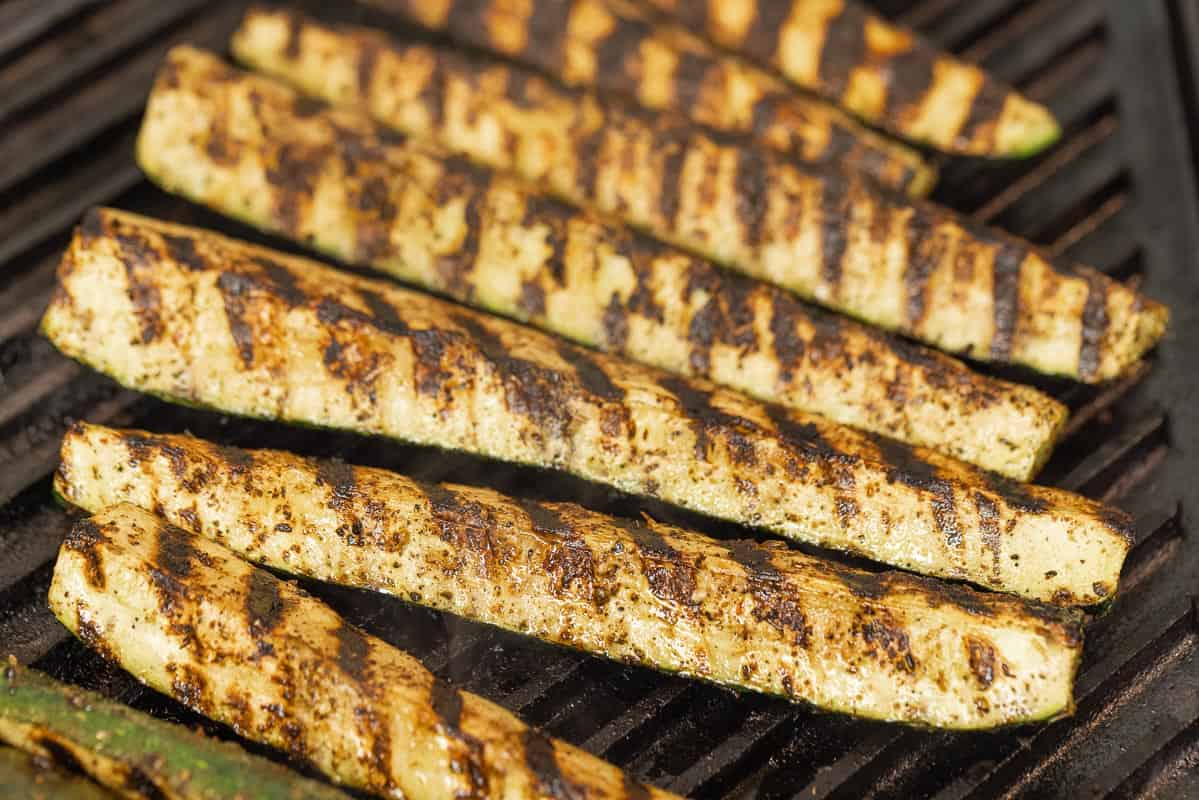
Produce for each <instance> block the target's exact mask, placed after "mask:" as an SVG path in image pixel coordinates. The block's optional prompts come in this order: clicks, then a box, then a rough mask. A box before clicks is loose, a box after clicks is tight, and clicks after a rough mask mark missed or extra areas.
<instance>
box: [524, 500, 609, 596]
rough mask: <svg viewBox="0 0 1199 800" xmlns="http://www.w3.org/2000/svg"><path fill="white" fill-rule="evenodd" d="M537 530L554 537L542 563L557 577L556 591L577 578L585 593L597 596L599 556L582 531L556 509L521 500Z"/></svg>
mask: <svg viewBox="0 0 1199 800" xmlns="http://www.w3.org/2000/svg"><path fill="white" fill-rule="evenodd" d="M520 504H521V507H522V508H523V509H524V511H525V513H526V514H527V515H528V516H529V522H530V524H531V525H532V527H533V530H535V531H536V532H538V533H540V534H542V535H544V536H547V537H550V538H551V539H552V542H551V545H550V549H549V552H548V553H546V556H545V560H544V561H543V562H542V566H543V567H544V569H545V571H546V572H547V573H548V574H549V575H550V576H551V577H552V579H553V584H554V586H553V589H554V593H555V594H561V593H563V592H565V591H567V590H568V589H570V587H571V585H572V584H574V583H575V582H576V581H577V582H578V584H579V591H580V592H581V594H582V595H583V596H584V597H588V598H591V599H592V600H594V599H595V596H596V594H595V558H594V556H593V555H592V553H591V549H590V548H589V547H588V546H587V543H586V542H584V541H583V540H582V539H581V538H580V536H579V534H578V532H577V531H576V530H575V529H574V528H573V527H572V526H571V525H570V523H568V522H567V521H566V520H565V519H563V518H562V516H561V515H560V514H559V513H558V512H557V511H555V510H553V509H551V508H549V507H548V506H545V505H543V504H541V503H538V502H536V501H534V500H521V503H520Z"/></svg>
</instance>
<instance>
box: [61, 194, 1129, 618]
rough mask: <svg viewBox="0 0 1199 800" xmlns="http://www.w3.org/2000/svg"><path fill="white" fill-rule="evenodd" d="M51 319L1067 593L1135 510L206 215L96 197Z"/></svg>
mask: <svg viewBox="0 0 1199 800" xmlns="http://www.w3.org/2000/svg"><path fill="white" fill-rule="evenodd" d="M42 329H43V331H44V332H45V334H46V335H47V336H48V337H49V338H50V340H51V341H53V342H54V343H55V344H56V345H57V346H58V347H59V349H61V350H62V351H63V352H64V353H66V354H67V355H70V356H73V357H75V358H77V359H79V360H81V361H83V362H84V363H86V364H89V365H91V366H93V367H95V368H96V369H98V370H100V371H101V372H104V373H106V374H108V375H111V376H112V377H113V378H115V379H116V380H117V381H119V382H120V383H122V384H124V385H126V386H129V387H133V388H136V389H140V390H142V391H147V392H151V393H155V394H159V395H164V396H167V397H169V398H172V399H176V400H180V401H183V402H188V403H194V404H200V405H206V406H211V407H215V408H218V409H221V410H223V411H226V412H228V413H234V414H242V415H246V416H251V417H261V418H269V419H278V420H284V421H292V422H300V423H305V424H311V425H319V426H325V427H330V428H340V429H348V430H354V431H359V432H362V433H369V434H382V435H384V436H390V437H394V438H398V439H404V440H407V441H412V442H416V443H420V444H431V445H436V446H439V447H444V448H451V449H456V450H464V451H468V452H472V453H475V454H479V455H483V456H488V457H492V458H498V459H503V460H505V461H511V462H516V463H524V464H534V465H539V466H543V467H553V468H557V469H562V470H565V471H567V472H570V473H573V474H575V475H578V476H580V477H583V478H586V479H589V480H593V481H599V482H602V483H606V484H609V485H611V486H614V487H616V488H618V489H622V490H625V491H629V492H634V493H638V494H645V495H650V496H654V497H660V498H662V499H663V500H666V501H667V502H672V503H676V504H678V505H681V506H685V507H687V508H691V509H693V510H696V511H700V512H703V513H706V514H709V515H712V516H715V517H721V518H725V519H730V520H734V521H737V522H742V523H746V524H750V525H757V526H760V527H762V528H764V529H767V530H770V531H773V532H775V533H778V534H781V535H784V536H788V537H792V538H795V539H798V540H802V541H807V542H811V543H813V544H819V545H823V546H828V547H833V548H837V549H842V550H848V551H852V552H855V553H859V554H862V555H865V556H867V557H870V558H874V559H876V560H878V561H882V562H884V563H890V564H895V565H897V566H902V567H905V568H909V569H912V570H914V571H917V572H924V573H930V574H935V575H941V576H947V577H952V578H964V579H968V580H971V581H975V582H978V583H980V584H983V585H986V586H990V587H993V588H996V589H1002V590H1005V591H1012V592H1016V593H1020V594H1024V595H1028V596H1031V597H1035V598H1041V599H1047V600H1052V601H1053V602H1056V603H1059V604H1091V603H1096V602H1099V601H1100V600H1102V599H1103V598H1105V597H1108V596H1109V595H1111V594H1113V593H1114V592H1115V590H1116V584H1117V580H1118V578H1119V574H1120V565H1121V563H1122V562H1123V560H1124V557H1125V555H1126V554H1127V551H1128V548H1129V546H1130V532H1129V529H1130V521H1129V519H1128V517H1127V515H1125V514H1123V513H1121V512H1119V511H1116V510H1114V509H1111V508H1108V507H1106V506H1102V505H1100V504H1097V503H1095V502H1093V501H1090V500H1087V499H1086V498H1083V497H1079V496H1077V495H1073V494H1070V493H1069V492H1063V491H1060V490H1056V489H1050V488H1044V487H1035V486H1033V487H1030V486H1023V485H1020V484H1016V483H1013V482H1011V481H1008V480H1006V479H1004V478H1002V477H1001V476H999V475H996V474H994V473H989V472H984V471H983V470H979V469H977V468H973V467H970V466H968V465H966V464H963V463H961V462H958V461H954V460H952V459H948V458H945V457H943V456H939V455H938V454H936V453H933V452H930V451H920V450H916V449H913V448H909V447H906V446H904V445H902V444H900V443H898V442H895V441H893V440H889V439H885V438H883V437H879V436H874V435H869V434H864V433H859V432H857V431H854V430H853V429H851V428H844V427H841V426H838V425H834V424H832V423H829V422H827V421H825V420H821V419H820V418H818V417H809V416H806V415H804V414H801V413H799V412H796V411H790V410H788V409H785V408H784V407H782V406H777V405H767V404H761V403H757V402H754V401H752V400H749V399H748V398H746V397H744V396H743V395H740V394H737V393H735V392H730V391H727V390H724V389H721V388H719V387H716V386H713V385H711V384H709V383H707V382H705V381H700V380H697V379H686V378H682V377H678V376H674V375H669V374H664V373H661V372H659V371H657V370H655V369H652V368H649V367H645V366H641V365H639V364H635V363H631V362H625V361H622V360H620V359H616V358H612V357H610V356H606V355H604V354H602V353H595V352H592V351H588V350H584V349H583V348H581V347H578V346H575V345H572V344H569V343H567V342H565V341H563V340H560V339H555V338H554V337H552V336H548V335H546V334H544V333H540V332H538V331H535V330H530V329H528V328H525V327H523V326H520V325H518V324H516V323H513V322H509V321H507V320H503V319H498V318H495V317H489V316H487V315H485V314H480V313H478V312H475V311H471V310H469V309H465V308H462V307H461V306H457V305H454V304H451V303H449V302H446V301H442V300H438V299H436V298H433V297H430V296H428V295H425V294H422V293H419V292H414V291H410V290H407V289H403V288H401V287H398V286H395V285H393V284H389V283H387V282H385V281H375V280H369V279H366V278H360V277H357V276H354V275H349V274H346V273H342V272H339V271H337V270H334V269H331V268H328V267H325V266H323V265H321V264H318V263H316V262H313V261H309V260H307V259H303V258H298V257H295V256H288V255H285V254H283V253H277V252H274V251H271V250H268V249H266V248H261V247H255V246H253V245H249V244H245V243H242V242H237V241H235V240H232V239H227V238H225V237H223V236H219V235H217V234H215V233H211V232H207V231H201V230H198V229H195V228H188V227H184V226H180V225H172V224H169V223H164V222H158V221H154V220H149V219H146V218H143V217H138V216H136V215H133V214H128V213H125V212H117V211H111V210H101V211H93V212H91V213H89V214H88V215H87V216H86V217H85V218H84V220H83V223H82V224H81V225H80V228H79V230H78V232H77V233H76V236H75V238H74V240H73V241H72V244H71V246H70V248H69V249H68V251H67V253H66V254H65V255H64V257H63V260H62V263H61V264H60V267H59V285H58V287H57V288H56V290H55V293H54V296H53V298H52V300H51V303H50V306H49V308H48V309H47V311H46V315H45V317H44V318H43V322H42Z"/></svg>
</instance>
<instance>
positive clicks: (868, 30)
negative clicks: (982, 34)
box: [547, 0, 1061, 157]
mask: <svg viewBox="0 0 1199 800" xmlns="http://www.w3.org/2000/svg"><path fill="white" fill-rule="evenodd" d="M548 1H549V0H547V2H548ZM646 1H647V2H648V3H650V4H651V5H653V6H655V7H657V8H658V9H660V10H661V11H664V12H666V14H667V16H668V18H669V19H672V20H675V21H677V22H678V23H680V24H682V25H684V26H686V27H687V28H689V29H690V30H692V31H693V32H695V33H698V34H700V35H702V36H706V37H708V38H709V39H711V40H712V41H713V42H715V43H717V44H719V45H721V46H723V47H726V48H728V49H729V50H731V51H733V52H735V53H738V54H740V55H742V56H745V57H746V58H749V59H751V60H754V61H757V62H759V63H762V64H765V65H767V66H769V67H772V68H773V69H775V70H777V71H778V72H780V73H781V74H782V75H784V76H785V77H786V78H787V79H789V80H790V81H791V82H792V83H794V84H795V85H796V86H799V87H801V88H803V89H808V90H811V91H813V92H816V93H818V94H820V95H821V96H823V97H825V98H826V99H828V100H830V101H831V102H834V103H837V104H839V105H840V106H841V107H842V108H845V109H847V110H849V111H852V112H853V113H854V114H856V115H858V116H859V117H861V118H862V119H865V120H867V121H868V122H871V123H873V124H875V125H878V126H880V127H883V128H885V129H886V130H888V131H890V132H891V133H894V134H895V135H897V136H901V137H903V138H905V139H911V140H913V141H917V142H921V143H923V144H928V145H932V146H933V147H937V148H939V149H941V150H944V151H946V152H949V153H956V154H960V155H971V156H993V157H1008V156H1015V157H1023V156H1030V155H1033V154H1035V153H1038V152H1040V151H1041V150H1043V149H1044V148H1045V147H1048V146H1049V145H1051V144H1053V143H1054V142H1055V141H1057V138H1058V136H1059V135H1060V133H1061V130H1060V128H1059V127H1058V124H1057V121H1056V120H1055V119H1054V118H1053V115H1052V114H1051V113H1050V112H1049V110H1048V109H1047V108H1045V107H1044V106H1041V105H1039V104H1037V103H1034V102H1032V101H1030V100H1028V99H1027V98H1025V97H1023V96H1022V95H1020V94H1019V93H1018V92H1016V90H1015V89H1013V88H1012V87H1010V86H1007V85H1006V84H1003V83H1001V82H999V81H997V80H996V79H995V78H993V77H992V76H990V75H988V74H986V73H985V72H983V71H982V70H981V69H979V68H978V67H976V66H974V65H973V64H968V63H966V62H964V61H960V60H958V59H956V58H954V57H953V56H951V55H949V54H948V53H943V52H939V51H937V50H936V49H934V48H933V47H931V46H930V45H929V44H928V43H927V42H924V41H923V40H921V39H920V38H918V37H917V36H915V35H914V34H913V33H912V32H911V31H908V30H905V29H904V28H900V27H896V26H894V25H891V24H889V23H888V22H887V21H886V20H884V19H882V18H881V17H878V16H877V15H875V14H872V13H870V11H869V10H868V9H867V8H866V7H865V6H864V5H863V4H862V3H860V2H857V0H646Z"/></svg>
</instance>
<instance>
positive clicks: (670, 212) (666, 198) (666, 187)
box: [658, 142, 687, 230]
mask: <svg viewBox="0 0 1199 800" xmlns="http://www.w3.org/2000/svg"><path fill="white" fill-rule="evenodd" d="M686 160H687V146H686V145H685V144H684V143H683V142H676V143H674V144H673V145H672V147H671V149H669V150H667V151H666V154H665V155H664V156H663V157H662V182H661V184H660V186H659V187H658V211H659V212H661V214H662V220H663V222H665V223H666V227H667V229H668V230H672V229H673V228H674V226H675V219H676V218H677V217H678V214H679V202H680V199H681V197H682V193H683V164H684V162H685V161H686Z"/></svg>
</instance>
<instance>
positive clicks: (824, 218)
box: [819, 179, 852, 297]
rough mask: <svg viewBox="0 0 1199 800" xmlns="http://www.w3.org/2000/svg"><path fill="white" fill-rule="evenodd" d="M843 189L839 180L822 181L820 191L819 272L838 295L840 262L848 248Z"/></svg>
mask: <svg viewBox="0 0 1199 800" xmlns="http://www.w3.org/2000/svg"><path fill="white" fill-rule="evenodd" d="M847 188H848V187H847V186H846V185H845V184H844V183H842V182H841V181H839V180H832V179H829V180H825V181H823V183H822V186H821V190H820V222H819V224H820V272H821V277H823V278H824V282H825V283H827V284H828V286H829V288H830V289H831V290H832V294H833V296H834V297H835V296H837V294H839V291H838V290H839V288H840V286H841V272H842V262H843V261H844V260H845V253H846V251H847V250H848V249H849V238H848V236H846V231H847V229H848V227H849V225H848V220H847V217H848V215H849V214H851V213H852V209H851V208H850V203H849V196H850V192H848V191H847Z"/></svg>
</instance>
